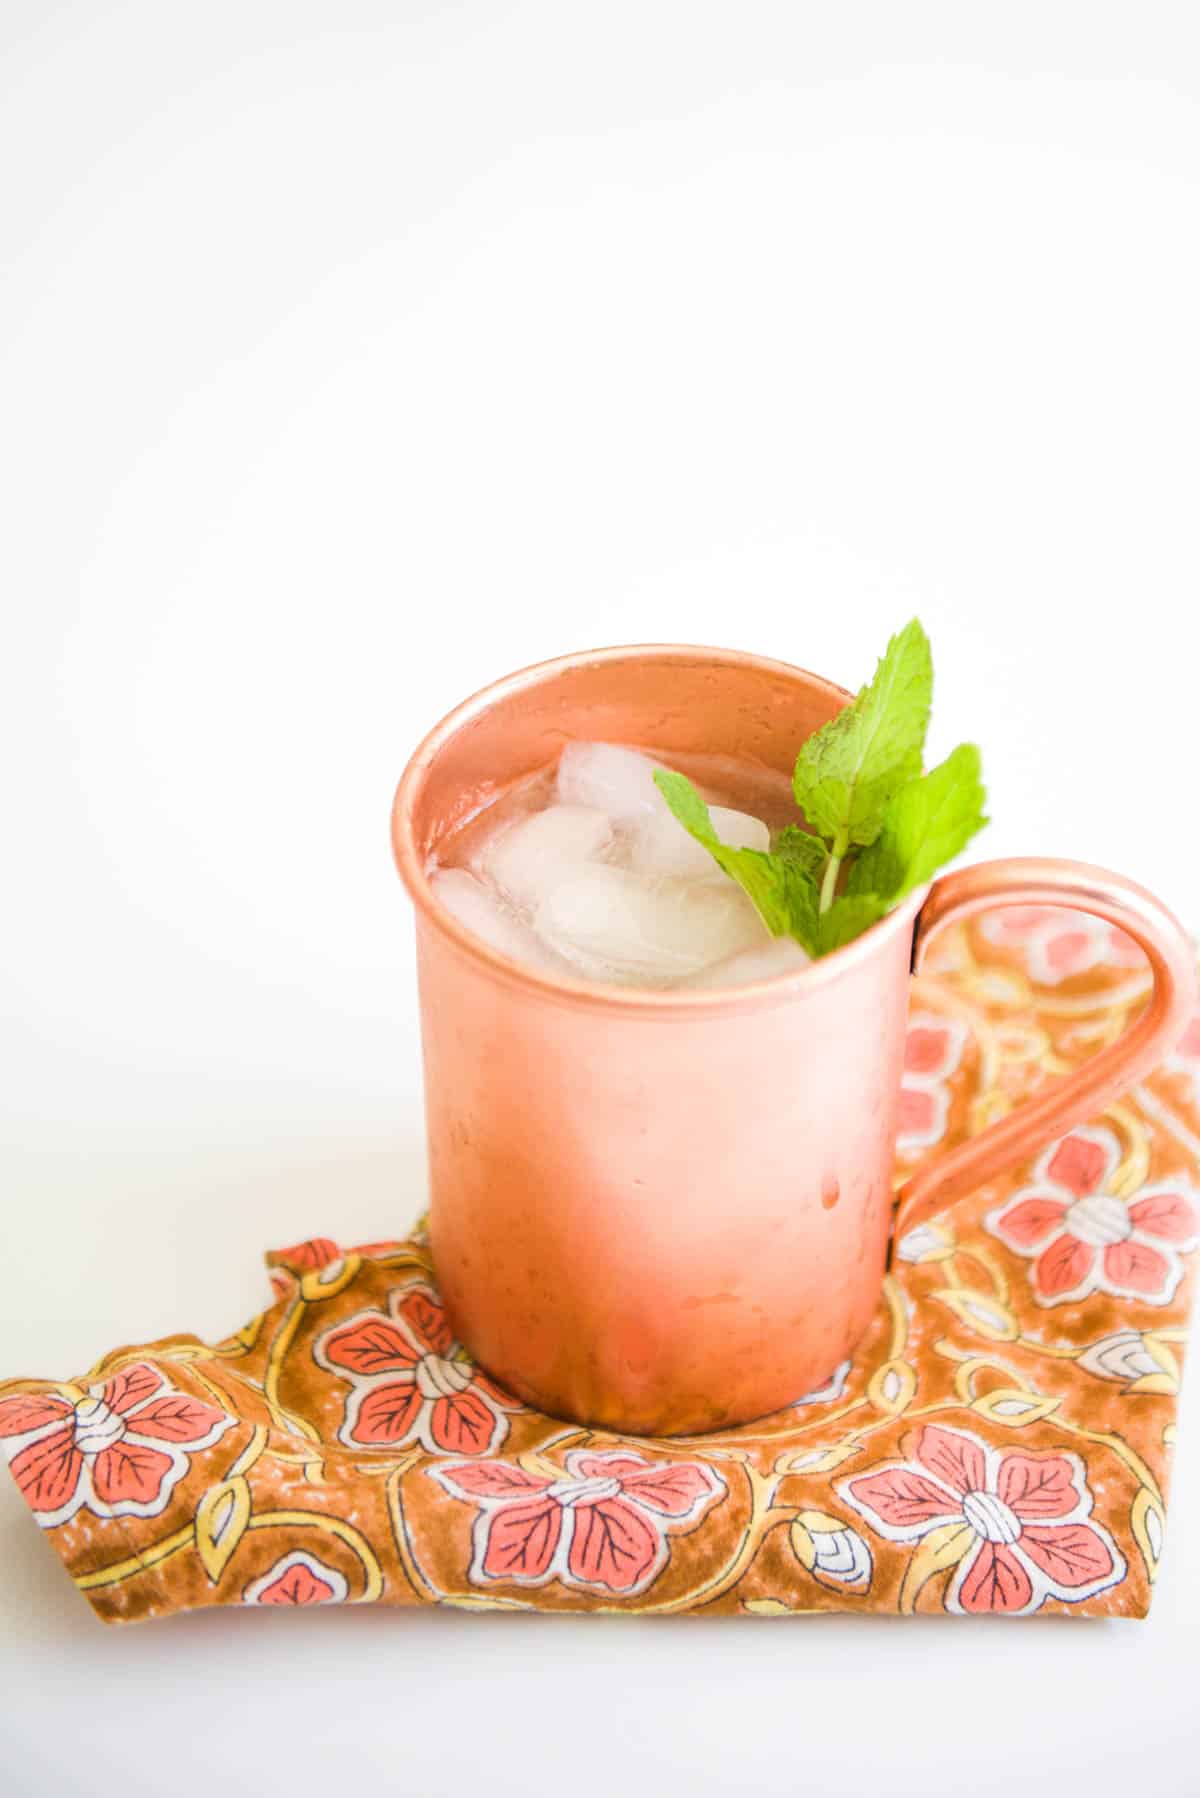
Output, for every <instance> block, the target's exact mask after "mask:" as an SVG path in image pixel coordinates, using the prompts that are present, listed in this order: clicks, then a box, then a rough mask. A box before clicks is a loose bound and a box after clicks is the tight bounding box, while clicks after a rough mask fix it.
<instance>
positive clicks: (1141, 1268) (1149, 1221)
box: [984, 1126, 1200, 1305]
mask: <svg viewBox="0 0 1200 1798" xmlns="http://www.w3.org/2000/svg"><path fill="white" fill-rule="evenodd" d="M1120 1159H1121V1151H1120V1146H1119V1144H1118V1142H1117V1139H1116V1137H1115V1136H1114V1135H1113V1133H1112V1131H1111V1130H1106V1129H1103V1128H1100V1127H1095V1126H1089V1127H1086V1128H1085V1127H1080V1128H1077V1129H1075V1130H1072V1131H1071V1133H1070V1134H1069V1135H1068V1136H1064V1137H1063V1138H1062V1139H1061V1140H1060V1141H1059V1142H1056V1143H1053V1144H1052V1145H1051V1147H1050V1148H1048V1149H1047V1150H1046V1152H1045V1154H1044V1155H1043V1156H1042V1157H1041V1159H1040V1160H1039V1161H1038V1163H1037V1165H1036V1166H1035V1168H1034V1170H1033V1180H1032V1182H1031V1183H1030V1185H1028V1186H1023V1187H1021V1188H1020V1189H1019V1191H1017V1192H1015V1193H1014V1194H1013V1195H1012V1197H1011V1198H1010V1199H1008V1200H1007V1201H1006V1202H1005V1203H1004V1204H1003V1205H1000V1206H998V1207H997V1209H996V1210H994V1211H989V1212H988V1214H987V1216H986V1217H985V1219H984V1224H985V1227H986V1228H987V1229H988V1230H990V1231H991V1233H992V1235H993V1236H997V1237H999V1239H1000V1241H1001V1242H1002V1243H1004V1244H1005V1245H1006V1247H1008V1248H1010V1249H1013V1250H1014V1251H1015V1252H1016V1253H1017V1254H1018V1255H1024V1256H1025V1257H1026V1258H1027V1259H1028V1260H1030V1261H1032V1262H1033V1267H1032V1269H1031V1270H1030V1277H1031V1280H1032V1283H1033V1290H1034V1296H1035V1297H1036V1299H1037V1302H1038V1304H1039V1305H1065V1304H1073V1303H1075V1302H1076V1301H1078V1300H1080V1299H1085V1298H1087V1297H1088V1295H1089V1294H1090V1293H1093V1292H1108V1293H1112V1294H1113V1295H1114V1296H1115V1297H1117V1298H1127V1299H1140V1300H1141V1301H1142V1303H1143V1304H1147V1305H1166V1304H1169V1303H1170V1301H1171V1299H1172V1298H1173V1297H1174V1294H1175V1289H1176V1287H1177V1286H1178V1285H1179V1282H1180V1280H1181V1279H1182V1277H1183V1262H1182V1260H1181V1259H1180V1257H1181V1256H1182V1255H1184V1254H1186V1253H1187V1252H1188V1251H1189V1250H1191V1249H1194V1248H1195V1246H1196V1243H1197V1240H1200V1210H1198V1209H1197V1199H1198V1198H1200V1194H1197V1193H1196V1192H1195V1191H1194V1189H1193V1188H1192V1187H1191V1186H1190V1185H1189V1184H1188V1183H1187V1182H1186V1181H1185V1180H1183V1179H1182V1178H1181V1177H1176V1178H1174V1179H1171V1180H1164V1181H1160V1182H1158V1183H1156V1184H1155V1185H1152V1186H1143V1187H1142V1188H1141V1190H1140V1191H1139V1192H1138V1195H1137V1197H1136V1198H1135V1199H1134V1200H1133V1201H1132V1203H1127V1202H1126V1201H1125V1200H1124V1199H1122V1198H1119V1197H1118V1196H1117V1195H1116V1193H1114V1192H1112V1191H1110V1190H1109V1187H1110V1183H1111V1181H1112V1178H1113V1175H1114V1173H1115V1172H1116V1169H1117V1166H1118V1164H1119V1162H1120Z"/></svg>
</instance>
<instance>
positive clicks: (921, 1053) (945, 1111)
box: [896, 1012, 967, 1161]
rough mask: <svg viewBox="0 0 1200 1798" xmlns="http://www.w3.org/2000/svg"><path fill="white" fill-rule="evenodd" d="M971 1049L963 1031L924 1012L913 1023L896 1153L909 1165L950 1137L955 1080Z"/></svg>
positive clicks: (907, 1046) (907, 1047) (906, 1047)
mask: <svg viewBox="0 0 1200 1798" xmlns="http://www.w3.org/2000/svg"><path fill="white" fill-rule="evenodd" d="M966 1044H967V1032H966V1028H965V1026H964V1025H962V1024H959V1023H956V1022H952V1021H949V1020H947V1019H946V1018H939V1017H934V1016H932V1015H930V1014H927V1013H924V1012H919V1013H917V1014H916V1016H914V1017H912V1018H910V1019H909V1022H908V1034H907V1035H906V1037H905V1039H904V1072H903V1074H902V1076H901V1079H900V1112H899V1124H898V1133H897V1137H896V1153H897V1154H898V1155H900V1156H902V1157H903V1158H904V1159H905V1160H906V1161H911V1160H912V1159H913V1157H914V1156H917V1155H920V1154H921V1153H923V1151H924V1150H926V1149H932V1148H933V1147H934V1145H935V1144H936V1143H939V1142H941V1140H942V1138H943V1136H944V1135H945V1134H946V1120H947V1118H948V1117H949V1115H950V1088H949V1085H948V1084H947V1082H948V1081H949V1079H950V1076H951V1074H953V1073H954V1072H955V1071H956V1070H957V1068H958V1066H959V1064H960V1062H961V1061H962V1057H963V1050H964V1049H965V1047H966Z"/></svg>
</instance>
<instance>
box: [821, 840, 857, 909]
mask: <svg viewBox="0 0 1200 1798" xmlns="http://www.w3.org/2000/svg"><path fill="white" fill-rule="evenodd" d="M849 846H850V845H849V842H848V840H847V838H846V837H845V836H844V835H843V833H842V832H841V831H839V832H838V834H837V836H836V837H835V838H834V840H833V849H832V850H831V852H830V856H829V860H828V861H827V862H826V863H825V877H824V879H823V880H822V882H821V904H820V908H819V909H820V910H821V911H823V912H825V911H828V910H829V908H830V906H831V905H832V904H833V901H834V899H835V898H836V896H837V883H838V873H839V871H840V869H841V866H842V857H843V856H844V855H845V853H846V850H847V849H848V848H849Z"/></svg>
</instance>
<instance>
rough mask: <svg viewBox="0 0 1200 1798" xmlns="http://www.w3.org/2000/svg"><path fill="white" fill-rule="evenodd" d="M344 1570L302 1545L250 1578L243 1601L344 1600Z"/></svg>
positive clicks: (347, 1586) (294, 1601) (281, 1602)
mask: <svg viewBox="0 0 1200 1798" xmlns="http://www.w3.org/2000/svg"><path fill="white" fill-rule="evenodd" d="M349 1591H350V1588H349V1585H348V1584H347V1581H346V1576H345V1574H342V1573H339V1572H338V1571H337V1569H336V1568H335V1567H327V1566H326V1565H325V1563H324V1561H318V1559H317V1557H316V1556H315V1555H312V1554H309V1553H307V1551H306V1550H304V1549H302V1548H295V1549H293V1550H292V1552H291V1553H290V1554H286V1555H284V1556H283V1557H282V1559H280V1560H278V1561H276V1563H275V1565H274V1566H273V1567H272V1568H271V1570H270V1572H268V1573H264V1574H263V1576H262V1578H261V1579H256V1580H253V1581H251V1583H250V1585H248V1586H247V1587H246V1590H245V1591H244V1592H243V1593H242V1603H243V1604H274V1605H300V1604H344V1603H345V1601H346V1598H347V1597H348V1596H349Z"/></svg>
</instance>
